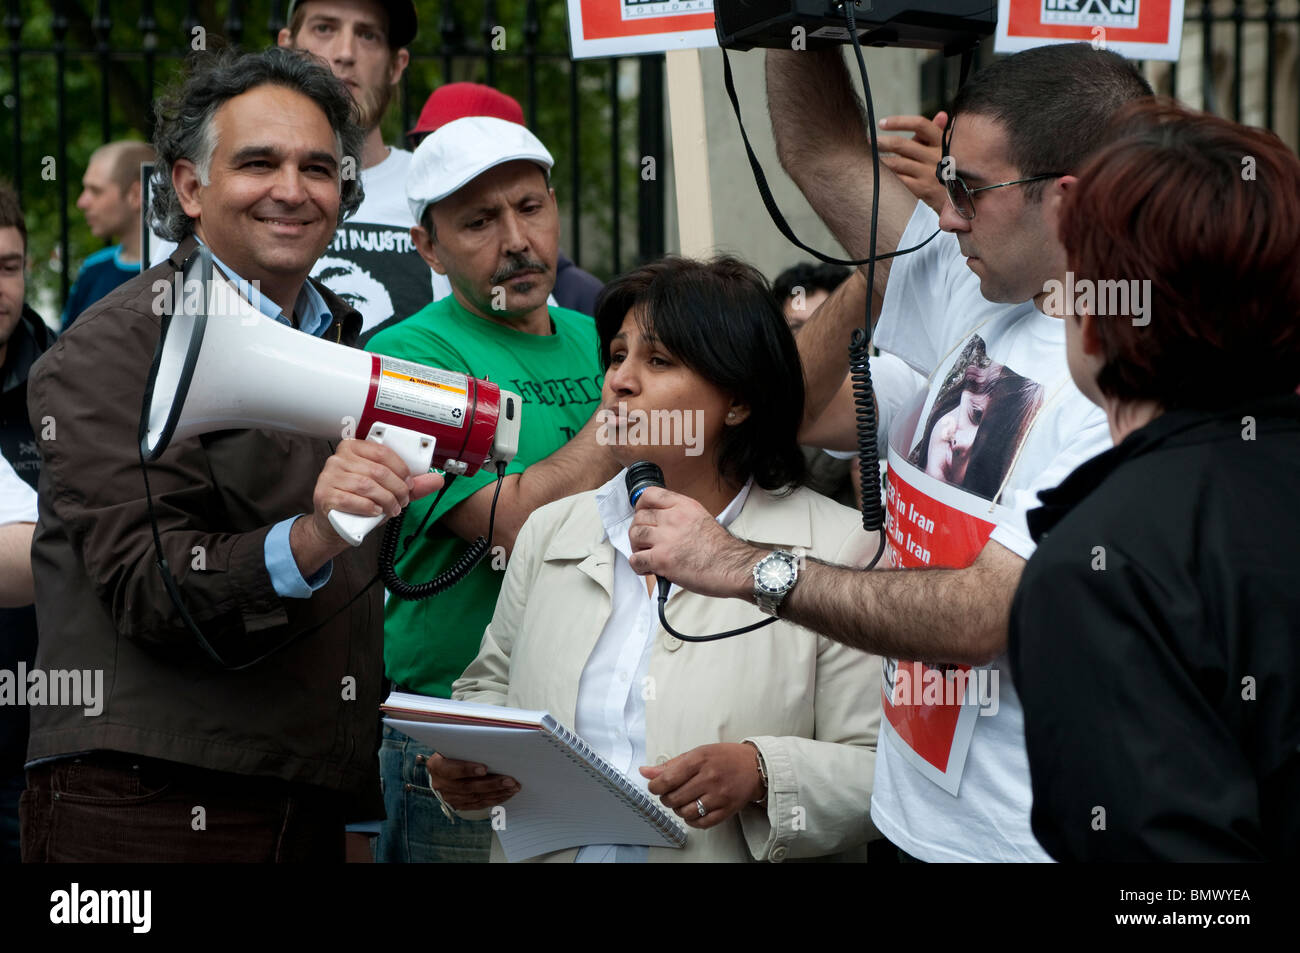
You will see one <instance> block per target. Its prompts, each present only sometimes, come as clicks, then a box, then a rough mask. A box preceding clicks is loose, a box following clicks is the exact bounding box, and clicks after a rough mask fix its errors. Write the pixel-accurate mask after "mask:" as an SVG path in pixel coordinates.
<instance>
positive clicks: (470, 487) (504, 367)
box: [366, 295, 604, 698]
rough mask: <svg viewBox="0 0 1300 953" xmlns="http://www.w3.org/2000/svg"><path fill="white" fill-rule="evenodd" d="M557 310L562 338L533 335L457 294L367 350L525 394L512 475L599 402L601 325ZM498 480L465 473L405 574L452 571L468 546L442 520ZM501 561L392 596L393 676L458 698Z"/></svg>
mask: <svg viewBox="0 0 1300 953" xmlns="http://www.w3.org/2000/svg"><path fill="white" fill-rule="evenodd" d="M550 313H551V320H552V321H553V322H554V324H555V333H554V334H551V335H546V336H541V335H536V334H525V333H523V332H521V331H514V330H511V329H510V328H505V327H502V326H501V325H499V324H494V323H492V322H491V321H488V320H486V319H484V318H480V317H478V316H477V315H474V314H471V313H470V312H468V311H466V310H465V309H464V308H463V307H461V305H460V303H459V302H458V301H457V300H456V298H455V296H454V295H448V296H447V297H445V298H443V299H442V300H441V301H435V302H434V303H433V304H431V305H429V306H428V307H426V308H424V309H423V310H421V311H418V312H416V313H415V314H413V315H412V316H411V317H409V318H407V319H406V320H405V321H402V322H400V323H399V324H396V325H394V326H393V327H391V328H389V329H387V330H384V331H381V332H380V333H379V334H376V335H375V336H374V337H373V338H371V340H370V342H369V343H368V344H367V345H366V350H368V351H374V352H377V353H379V354H387V355H389V356H390V357H397V358H401V359H403V360H407V361H416V362H418V363H420V364H428V365H430V366H432V367H440V368H443V369H444V370H449V371H459V372H461V373H465V374H469V375H471V376H472V377H480V378H482V377H486V378H488V379H490V380H491V381H492V382H493V383H494V384H496V385H497V386H499V387H501V388H503V389H505V390H510V391H514V392H515V393H516V394H518V395H519V396H520V397H521V398H522V399H523V422H522V425H521V428H520V435H519V453H518V455H517V456H516V457H515V458H514V460H512V461H511V462H510V465H509V466H508V467H506V473H520V472H522V471H523V469H524V468H525V467H526V466H528V465H529V464H530V463H536V462H537V461H538V460H541V459H543V458H544V457H547V456H549V455H550V454H552V453H554V452H555V451H556V450H558V449H559V448H560V447H561V446H563V445H564V444H566V443H568V441H569V440H570V439H572V438H573V436H574V435H575V434H577V432H578V431H579V430H581V429H582V426H583V424H585V423H586V422H587V420H588V419H590V417H591V415H592V414H593V413H595V412H596V409H597V408H598V407H599V406H600V387H601V382H602V379H603V377H604V374H603V372H602V371H601V368H600V360H599V354H598V351H599V346H598V344H597V340H596V326H595V324H594V322H593V321H592V320H591V318H589V317H587V316H586V315H585V314H579V313H578V312H577V311H570V310H568V309H567V308H558V307H555V308H551V309H550ZM495 481H496V473H495V472H494V471H492V470H489V469H486V468H484V469H482V470H479V471H478V473H476V474H474V475H473V476H461V477H457V478H456V479H455V481H454V482H453V483H452V485H451V487H450V489H448V490H447V492H446V493H445V494H443V497H442V501H441V502H440V503H439V504H438V509H437V510H436V511H435V512H434V514H433V516H432V517H431V518H430V521H429V525H428V526H427V527H426V529H425V532H424V535H423V536H422V537H421V538H420V539H418V540H415V541H413V542H412V543H411V547H410V549H409V550H408V551H407V553H406V555H405V556H404V557H402V558H401V559H399V560H398V562H397V572H398V575H400V576H401V577H402V578H403V579H405V580H407V581H408V582H413V583H419V582H426V581H427V580H429V579H432V578H433V577H434V576H435V575H437V574H438V573H440V572H441V571H442V570H444V569H446V568H448V567H449V566H450V565H451V563H452V562H453V561H454V560H455V558H456V557H457V556H458V555H459V554H461V553H462V552H464V550H465V547H466V546H468V545H469V544H468V543H467V542H465V541H464V540H462V539H461V538H460V537H459V536H456V535H455V534H454V533H451V532H448V531H446V530H444V529H443V526H442V524H441V523H438V522H436V521H437V520H439V519H441V517H442V516H443V514H445V513H446V512H447V511H448V510H450V509H451V508H452V507H453V506H455V505H456V504H458V503H460V502H462V501H463V500H465V499H467V498H468V497H470V496H472V495H473V494H474V493H475V492H477V491H478V490H480V489H482V488H483V487H485V486H491V485H492V484H493V483H494V482H495ZM434 495H436V494H434ZM434 495H431V496H428V497H425V498H424V499H423V500H418V501H416V502H415V503H412V504H411V507H410V510H409V511H408V512H407V514H406V522H405V523H404V524H403V526H402V537H403V538H405V537H406V536H408V535H409V534H411V533H413V532H415V530H416V528H417V527H418V526H419V525H420V521H421V520H423V519H424V514H425V513H426V512H427V511H428V508H429V505H430V503H431V502H432V500H433V496H434ZM483 531H484V532H486V531H487V528H486V527H484V529H483ZM401 551H402V544H401V543H400V542H399V543H398V552H399V553H400V552H401ZM502 563H503V560H501V559H500V558H498V557H496V556H495V555H494V554H493V553H491V552H489V553H488V555H487V556H485V557H484V559H483V561H482V562H481V563H479V564H478V566H476V567H475V568H474V570H473V571H472V572H470V574H469V575H468V576H466V577H465V578H464V579H463V580H461V581H460V582H458V583H457V584H456V585H455V586H453V587H452V588H450V589H448V590H447V591H446V592H444V593H442V594H441V595H437V596H434V597H432V598H431V599H425V600H423V601H421V602H404V601H402V600H401V599H398V598H396V597H395V596H390V597H389V599H388V603H387V606H386V608H385V610H384V664H385V668H386V670H387V673H388V677H389V678H391V679H392V680H393V681H395V682H398V683H399V684H401V685H402V686H404V687H406V688H408V689H410V690H412V691H417V692H420V693H422V694H426V695H434V696H437V697H439V698H447V697H448V696H450V695H451V685H452V683H453V682H454V681H456V679H458V678H459V677H460V675H461V673H462V672H464V671H465V668H466V666H468V665H469V663H470V662H472V661H473V660H474V656H475V655H477V654H478V648H479V643H480V642H481V641H482V639H483V630H484V629H486V628H487V625H488V623H489V622H491V621H492V612H493V610H494V609H495V608H496V601H497V595H498V594H499V593H500V591H501V581H502V579H503V578H504V576H505V573H504V566H503V565H502ZM494 564H495V565H494Z"/></svg>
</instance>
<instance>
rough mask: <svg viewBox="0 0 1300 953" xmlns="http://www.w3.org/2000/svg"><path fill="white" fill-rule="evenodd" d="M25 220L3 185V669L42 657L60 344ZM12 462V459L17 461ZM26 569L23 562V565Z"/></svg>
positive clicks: (10, 765)
mask: <svg viewBox="0 0 1300 953" xmlns="http://www.w3.org/2000/svg"><path fill="white" fill-rule="evenodd" d="M26 293H27V221H26V219H25V218H24V217H23V210H22V208H21V207H20V206H19V204H18V196H17V195H16V194H15V193H14V191H13V189H11V188H9V187H8V186H5V185H0V386H2V387H3V391H2V392H0V456H2V457H3V458H4V460H5V463H4V465H3V467H2V468H0V469H3V471H4V474H3V477H4V486H3V487H0V507H2V508H3V511H4V513H5V516H4V519H3V522H4V523H5V524H6V525H5V526H4V527H3V533H2V534H0V536H2V537H3V539H2V540H0V550H3V554H4V560H5V571H6V574H7V575H9V576H10V577H11V578H10V579H7V580H6V585H5V587H4V589H5V598H4V601H3V603H0V604H2V605H3V606H5V608H0V670H3V671H10V672H16V671H17V670H18V666H19V665H20V664H22V665H25V666H27V667H30V666H31V665H32V663H33V661H34V660H35V657H36V610H35V609H34V608H33V607H32V605H31V601H32V594H31V557H30V555H28V554H29V553H30V551H31V526H30V525H29V524H30V523H34V522H35V521H36V513H35V508H36V493H35V490H36V483H37V480H38V478H39V477H40V473H41V457H40V454H39V453H38V452H37V449H36V437H35V436H34V435H33V433H32V426H31V424H30V423H29V422H28V420H27V375H28V374H29V373H30V371H31V368H32V364H34V363H35V362H36V359H37V358H38V357H40V356H41V354H43V353H44V352H45V350H46V349H47V348H48V347H49V346H50V345H51V344H53V343H54V333H53V332H52V331H50V330H49V328H47V327H46V326H45V322H44V321H42V320H41V318H40V316H39V315H38V314H37V313H36V312H35V311H33V310H32V308H31V307H30V306H29V305H28V304H27V303H26V302H25V301H24V297H25V295H26ZM11 464H12V465H11ZM24 567H25V568H24ZM27 712H28V708H27V706H26V705H0V863H5V862H14V863H16V862H17V861H18V798H19V796H20V795H21V794H22V791H23V786H24V784H25V781H24V778H23V760H24V757H25V756H26V753H27Z"/></svg>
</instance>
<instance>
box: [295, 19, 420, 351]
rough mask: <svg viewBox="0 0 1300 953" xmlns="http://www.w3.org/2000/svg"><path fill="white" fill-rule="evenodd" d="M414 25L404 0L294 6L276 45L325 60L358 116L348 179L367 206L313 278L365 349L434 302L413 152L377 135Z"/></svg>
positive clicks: (323, 258)
mask: <svg viewBox="0 0 1300 953" xmlns="http://www.w3.org/2000/svg"><path fill="white" fill-rule="evenodd" d="M418 26H419V23H418V20H417V18H416V13H415V4H413V3H412V2H411V0H294V2H293V3H291V4H290V5H289V25H288V26H286V27H285V28H284V29H282V30H281V31H280V34H279V36H278V37H277V39H276V42H277V43H278V44H279V45H280V46H287V47H292V48H293V49H296V50H306V51H307V52H308V53H313V54H315V55H316V56H319V57H320V58H321V59H323V60H325V62H326V63H328V64H329V67H330V69H331V70H332V71H333V73H334V75H335V76H337V77H338V78H339V79H340V80H342V81H343V83H344V85H345V86H347V88H348V92H349V93H351V94H352V99H353V100H354V101H355V102H356V104H357V109H358V111H359V112H360V123H361V128H362V129H364V130H365V134H366V138H365V145H364V146H363V147H362V150H361V168H360V170H352V174H353V175H355V174H357V172H358V171H359V173H360V176H361V187H362V189H364V190H365V199H364V201H362V203H361V207H360V208H358V209H357V210H356V212H355V213H354V214H353V215H352V216H351V217H350V218H349V219H348V220H347V221H346V222H345V223H343V224H342V225H341V226H339V230H338V231H337V232H336V233H335V235H334V240H333V241H332V242H331V243H330V246H329V247H328V248H327V249H325V254H323V255H322V256H321V258H320V260H319V261H318V262H317V263H316V268H315V270H314V271H313V272H312V277H313V278H315V279H316V280H318V281H320V282H321V283H322V284H324V285H325V286H326V287H327V288H329V289H330V290H331V291H333V292H334V293H335V294H337V295H338V296H339V297H341V298H342V299H343V300H345V301H346V302H347V303H348V304H350V305H352V307H354V308H356V309H357V310H358V311H360V312H361V316H362V321H363V323H362V328H361V334H362V341H363V342H364V341H365V340H366V338H368V337H369V336H370V335H371V334H373V333H374V331H375V330H376V329H377V328H380V327H383V326H385V325H387V324H390V323H392V322H394V321H398V320H401V319H402V318H404V317H406V316H407V315H409V314H414V313H415V312H416V311H419V310H420V309H421V308H423V307H424V306H425V305H426V304H428V303H429V302H430V301H431V300H432V293H431V291H430V288H429V269H428V267H426V266H425V264H424V262H423V261H422V260H421V258H420V256H419V254H418V253H417V252H416V250H415V246H414V245H413V244H412V243H411V235H410V231H411V226H412V225H414V224H415V222H413V221H411V218H410V212H409V211H408V209H407V206H406V176H407V172H408V170H409V169H410V166H411V153H409V152H407V151H405V150H404V149H398V148H397V147H395V146H387V145H385V144H384V137H383V131H382V129H381V125H382V123H383V120H384V116H385V114H387V112H388V108H389V106H390V105H391V104H392V103H393V101H394V100H395V99H396V97H397V84H398V83H399V82H401V79H402V74H403V73H404V72H405V71H406V67H407V64H408V63H409V62H410V59H411V55H410V53H409V52H408V51H407V50H406V46H407V44H409V43H410V42H411V41H412V40H414V39H415V34H416V31H417V29H418ZM345 174H346V170H345Z"/></svg>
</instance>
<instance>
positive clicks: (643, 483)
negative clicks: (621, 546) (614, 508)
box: [624, 460, 776, 642]
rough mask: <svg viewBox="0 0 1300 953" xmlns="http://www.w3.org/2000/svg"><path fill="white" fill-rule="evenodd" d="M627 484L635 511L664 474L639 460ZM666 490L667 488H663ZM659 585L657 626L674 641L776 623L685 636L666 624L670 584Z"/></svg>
mask: <svg viewBox="0 0 1300 953" xmlns="http://www.w3.org/2000/svg"><path fill="white" fill-rule="evenodd" d="M624 481H625V482H626V483H627V501H628V502H629V503H631V504H632V509H633V510H634V511H635V510H636V501H637V500H639V499H640V498H641V493H642V491H643V490H645V488H646V487H650V486H658V487H663V486H664V472H663V470H661V469H659V466H658V465H657V464H654V463H651V462H650V461H648V460H639V461H637V462H636V463H634V464H632V465H631V466H630V467H628V468H627V476H626V477H624ZM664 488H665V489H667V487H664ZM658 583H659V624H660V625H662V626H663V627H664V631H665V632H667V633H668V634H669V635H671V636H672V637H673V638H675V639H681V640H682V641H683V642H717V641H719V640H720V639H729V638H731V637H732V636H736V635H744V634H745V633H746V632H753V631H754V630H755V629H761V628H763V626H765V625H771V624H772V623H773V622H775V621H776V616H772V617H771V618H768V619H762V620H761V621H759V622H755V623H753V624H751V625H747V626H744V627H743V628H739V629H729V630H727V631H726V632H719V633H717V634H716V635H685V634H683V633H681V632H678V631H677V630H676V629H674V628H673V627H672V626H671V625H669V624H668V616H667V615H665V605H666V604H667V602H668V590H669V588H670V587H671V586H672V582H671V581H670V580H668V579H664V578H663V577H662V576H660V577H658Z"/></svg>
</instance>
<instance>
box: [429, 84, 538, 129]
mask: <svg viewBox="0 0 1300 953" xmlns="http://www.w3.org/2000/svg"><path fill="white" fill-rule="evenodd" d="M466 116H492V117H494V118H496V119H504V120H505V121H506V122H513V123H518V124H519V125H521V126H522V125H523V124H524V107H523V106H520V105H519V100H517V99H515V98H514V97H513V96H507V95H506V94H505V93H503V92H500V91H499V90H495V89H493V88H492V87H491V86H484V85H483V84H482V83H447V84H446V85H444V86H439V87H438V88H437V89H435V90H434V91H433V93H432V94H430V96H429V98H428V99H427V100H425V102H424V108H423V109H422V110H420V119H419V121H418V122H417V123H416V124H415V128H414V129H412V130H411V131H410V132H408V133H407V135H408V136H418V135H420V134H422V133H427V132H433V131H434V130H435V129H437V128H438V127H440V126H445V125H446V124H447V123H449V122H452V121H454V120H456V119H464V118H465V117H466Z"/></svg>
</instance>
